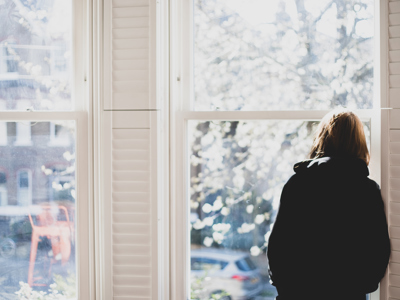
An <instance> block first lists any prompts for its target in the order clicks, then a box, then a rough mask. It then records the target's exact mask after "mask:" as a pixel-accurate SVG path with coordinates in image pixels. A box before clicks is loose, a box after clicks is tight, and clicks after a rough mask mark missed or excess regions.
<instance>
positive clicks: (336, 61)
mask: <svg viewBox="0 0 400 300" xmlns="http://www.w3.org/2000/svg"><path fill="white" fill-rule="evenodd" d="M177 3H178V4H177V5H176V6H174V9H175V10H174V9H173V10H172V16H171V19H172V20H173V21H172V25H171V26H172V32H171V35H172V45H174V46H173V48H172V49H173V50H172V59H171V64H172V65H171V67H172V71H171V76H172V77H171V78H172V79H173V83H172V85H171V89H172V91H171V95H172V96H171V101H172V106H171V107H172V109H173V110H172V115H171V118H172V130H173V131H172V132H173V138H172V140H171V144H172V146H173V147H174V149H173V158H172V162H173V165H172V167H173V170H174V171H172V173H171V174H174V175H176V176H173V177H172V181H173V185H172V201H173V205H172V207H173V211H172V220H173V224H172V235H173V237H172V238H173V243H176V244H178V245H184V247H185V248H184V249H185V250H183V251H182V252H180V251H179V250H178V249H177V250H176V252H173V253H172V257H173V258H172V266H173V268H174V270H176V274H175V275H174V276H175V277H174V282H182V285H180V284H177V286H176V287H175V286H174V287H173V289H174V290H173V293H176V294H175V295H177V297H181V298H184V297H189V295H193V294H196V286H197V287H198V286H202V285H199V284H198V282H196V283H194V282H193V281H191V280H190V279H189V278H191V275H192V274H193V271H194V270H193V268H191V266H190V264H189V263H188V259H189V257H190V253H193V251H196V252H199V251H200V252H201V251H204V252H207V251H209V250H210V249H212V250H213V251H215V252H219V255H224V254H225V253H228V252H229V251H232V250H234V251H239V252H244V253H246V254H248V255H250V256H251V258H252V260H254V262H255V265H253V264H252V263H251V262H250V264H247V265H248V268H250V269H251V268H253V266H255V267H256V270H257V272H260V273H261V274H262V275H264V278H266V277H268V273H267V269H268V261H267V258H266V251H267V247H268V243H267V241H268V238H269V234H270V232H271V229H272V227H273V223H274V220H275V216H276V209H277V208H278V206H279V200H280V194H281V191H282V187H283V185H284V183H285V182H286V181H287V180H288V179H289V177H290V175H291V174H292V173H293V169H292V168H293V165H294V164H295V163H296V162H298V161H301V160H304V159H306V158H307V155H308V152H309V149H310V146H311V142H312V137H313V133H314V131H315V129H316V126H317V125H318V122H319V121H320V120H321V118H322V117H323V116H324V115H325V114H326V113H327V112H328V111H329V110H331V109H333V108H336V107H347V108H350V109H354V110H356V112H357V113H358V115H359V116H360V117H361V119H362V120H363V121H364V124H365V132H366V135H367V139H368V143H369V145H370V151H371V164H370V171H371V175H372V177H373V178H374V179H376V180H378V179H379V176H380V174H379V163H378V162H379V160H380V152H379V150H378V147H379V130H380V125H379V123H380V112H379V107H380V105H379V101H380V100H379V97H377V96H376V95H377V93H376V90H377V89H378V84H377V83H378V81H377V78H378V77H379V69H377V68H374V65H375V62H374V61H375V59H376V57H375V56H374V55H376V54H374V53H376V52H374V49H376V44H375V41H376V40H379V39H376V37H375V36H374V30H373V28H374V26H375V25H374V24H375V23H374V22H376V21H375V18H374V11H375V3H374V1H370V0H364V1H352V0H348V1H313V0H304V1H293V0H286V1H268V3H267V2H265V1H258V0H254V1H249V2H246V3H244V2H243V1H224V0H221V1H211V0H193V1H178V2H177ZM176 45H180V46H179V47H178V46H176ZM182 157H183V158H184V159H182ZM378 181H379V180H378ZM182 215H185V216H186V218H184V219H183V220H181V219H176V218H178V216H182ZM299 226H301V224H299ZM174 255H176V256H175V258H174ZM182 255H184V256H186V258H187V259H186V260H182V259H179V258H180V257H181V256H182ZM240 266H241V267H242V268H245V267H244V264H243V265H242V264H240ZM234 286H235V284H234V283H232V287H229V286H228V285H225V286H221V287H220V290H222V291H225V292H226V293H228V294H229V293H230V294H231V296H233V297H235V295H236V294H235V293H237V294H240V292H239V291H237V290H235V289H234ZM261 286H262V287H261V290H259V291H258V292H259V293H263V294H268V295H270V296H271V297H273V296H275V295H276V290H275V288H274V287H273V286H271V285H270V284H269V283H268V281H266V280H263V281H262V282H261ZM254 288H255V287H254ZM253 292H254V291H253ZM253 292H252V293H253ZM252 293H250V292H249V294H248V295H247V294H246V296H247V297H253V296H254V295H253V294H252ZM254 293H255V292H254ZM204 297H210V295H205V296H204ZM194 299H196V298H194ZM199 299H200V298H199ZM201 299H202V298H201ZM204 299H206V298H204Z"/></svg>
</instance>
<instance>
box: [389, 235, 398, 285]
mask: <svg viewBox="0 0 400 300" xmlns="http://www.w3.org/2000/svg"><path fill="white" fill-rule="evenodd" d="M390 244H391V246H392V250H396V251H399V250H400V239H392V240H391V243H390ZM399 275H400V274H399ZM399 284H400V281H399Z"/></svg>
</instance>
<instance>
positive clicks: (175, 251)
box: [161, 0, 388, 300]
mask: <svg viewBox="0 0 400 300" xmlns="http://www.w3.org/2000/svg"><path fill="white" fill-rule="evenodd" d="M374 6H375V7H374V8H375V15H374V18H375V26H374V31H375V35H374V39H375V43H374V52H375V54H374V97H373V99H374V100H373V108H372V109H365V110H355V112H356V113H357V114H358V115H359V116H360V118H361V119H362V121H369V122H370V124H371V149H370V152H371V162H370V166H369V168H370V173H371V178H372V179H374V180H375V181H376V182H377V183H378V184H381V181H384V180H385V179H386V178H385V177H384V175H383V173H384V171H385V170H384V168H383V169H382V168H381V164H382V162H383V161H382V162H381V160H382V158H381V132H383V130H384V128H383V127H384V126H381V124H385V122H387V118H386V117H385V116H386V115H385V113H384V114H382V116H381V107H383V108H386V107H388V105H387V100H386V99H387V89H388V87H387V86H388V84H387V82H388V78H387V77H388V76H387V74H388V72H387V63H388V59H387V55H381V53H387V45H386V44H387V41H388V34H387V30H388V27H387V26H388V13H387V11H388V9H387V7H388V0H375V1H374ZM192 15H193V1H192V0H170V1H169V20H170V22H169V29H170V31H169V36H170V39H169V44H162V46H161V47H165V48H167V47H168V50H169V53H170V55H169V64H170V68H169V74H168V76H169V79H170V81H169V82H170V85H169V89H170V90H169V91H170V93H169V95H170V112H169V113H170V114H169V117H170V140H169V144H170V151H171V155H170V161H169V165H170V174H169V178H170V220H171V221H170V269H171V272H170V274H171V279H170V299H186V298H187V295H189V289H190V281H189V277H190V270H189V267H190V245H189V241H190V236H189V230H188V226H187V224H188V222H189V220H188V218H189V212H190V208H189V205H188V203H187V202H188V201H187V199H188V197H189V196H190V195H189V194H188V190H189V189H188V187H189V184H190V182H189V174H190V173H189V172H190V171H189V163H188V162H189V159H188V158H189V150H190V149H188V143H187V122H188V121H189V120H203V121H205V120H224V121H233V120H234V121H240V120H304V121H306V120H307V121H318V120H321V119H322V117H323V116H324V115H325V114H326V113H327V112H329V111H328V110H304V111H290V110H282V111H194V110H192V103H193V101H187V99H191V98H192V96H193V43H192V41H193V22H192ZM185 42H186V43H185ZM185 99H186V101H185ZM191 100H192V99H191ZM382 122H383V123H382ZM382 194H383V195H384V194H385V193H384V191H383V190H382ZM183 257H184V258H185V259H182V258H183ZM188 272H189V273H188ZM380 286H381V287H383V288H378V290H377V291H375V292H374V293H372V294H370V299H371V300H378V299H386V290H387V282H386V277H385V278H384V279H383V280H382V282H381V285H380Z"/></svg>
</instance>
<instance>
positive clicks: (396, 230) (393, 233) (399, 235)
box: [389, 227, 400, 239]
mask: <svg viewBox="0 0 400 300" xmlns="http://www.w3.org/2000/svg"><path fill="white" fill-rule="evenodd" d="M389 233H390V237H391V238H395V239H400V227H389Z"/></svg>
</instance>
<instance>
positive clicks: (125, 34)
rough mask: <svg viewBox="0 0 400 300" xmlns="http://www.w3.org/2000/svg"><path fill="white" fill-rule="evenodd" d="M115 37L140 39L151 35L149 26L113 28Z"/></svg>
mask: <svg viewBox="0 0 400 300" xmlns="http://www.w3.org/2000/svg"><path fill="white" fill-rule="evenodd" d="M113 37H114V38H115V39H140V38H148V37H149V29H148V28H118V29H113Z"/></svg>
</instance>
